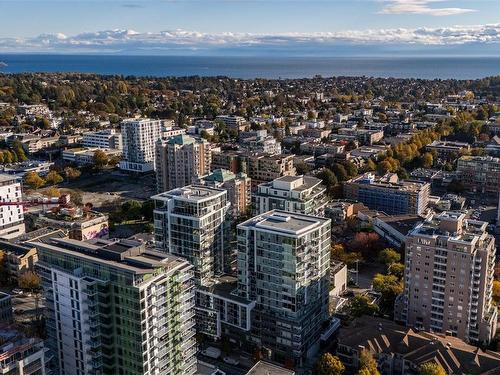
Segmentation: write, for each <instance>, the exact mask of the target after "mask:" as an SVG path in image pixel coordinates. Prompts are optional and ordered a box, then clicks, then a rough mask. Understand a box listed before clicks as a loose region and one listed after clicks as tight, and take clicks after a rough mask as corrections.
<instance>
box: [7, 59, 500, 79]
mask: <svg viewBox="0 0 500 375" xmlns="http://www.w3.org/2000/svg"><path fill="white" fill-rule="evenodd" d="M0 72H2V73H21V72H81V73H98V74H120V75H135V76H158V77H166V76H177V77H179V76H193V75H198V76H228V77H233V78H274V79H275V78H306V77H313V76H315V75H321V76H323V77H331V76H368V77H395V78H425V79H433V78H441V79H446V78H455V79H476V78H483V77H486V76H493V75H500V57H470V58H469V57H202V56H116V55H113V56H110V55H39V54H4V55H0Z"/></svg>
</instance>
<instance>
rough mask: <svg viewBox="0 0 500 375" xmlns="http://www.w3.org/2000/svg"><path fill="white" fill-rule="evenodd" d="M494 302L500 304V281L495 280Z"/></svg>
mask: <svg viewBox="0 0 500 375" xmlns="http://www.w3.org/2000/svg"><path fill="white" fill-rule="evenodd" d="M493 302H494V303H495V305H497V306H498V305H500V281H498V280H494V281H493Z"/></svg>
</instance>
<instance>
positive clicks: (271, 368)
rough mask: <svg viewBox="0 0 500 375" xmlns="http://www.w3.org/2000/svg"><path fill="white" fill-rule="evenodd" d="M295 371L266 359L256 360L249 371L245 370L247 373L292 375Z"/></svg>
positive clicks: (250, 374) (249, 374)
mask: <svg viewBox="0 0 500 375" xmlns="http://www.w3.org/2000/svg"><path fill="white" fill-rule="evenodd" d="M294 374H295V371H292V370H288V369H286V368H284V367H281V366H279V365H275V364H273V363H270V362H267V361H259V362H257V363H256V364H255V365H254V366H253V367H252V368H251V369H250V371H248V372H247V375H294Z"/></svg>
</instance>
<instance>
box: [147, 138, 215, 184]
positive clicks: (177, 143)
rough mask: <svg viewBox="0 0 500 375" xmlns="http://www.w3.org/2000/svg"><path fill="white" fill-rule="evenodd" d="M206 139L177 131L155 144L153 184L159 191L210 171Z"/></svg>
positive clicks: (187, 182) (210, 152)
mask: <svg viewBox="0 0 500 375" xmlns="http://www.w3.org/2000/svg"><path fill="white" fill-rule="evenodd" d="M211 162H212V151H211V147H210V143H208V142H207V141H205V140H198V139H195V138H193V137H191V136H189V135H177V136H175V137H172V138H169V139H168V140H167V141H161V142H158V143H157V144H156V185H157V190H158V192H159V193H162V192H164V191H168V190H172V189H175V188H181V187H184V186H187V185H190V184H191V183H193V182H194V181H196V179H197V178H199V177H201V176H204V175H206V174H207V173H209V172H210V164H211Z"/></svg>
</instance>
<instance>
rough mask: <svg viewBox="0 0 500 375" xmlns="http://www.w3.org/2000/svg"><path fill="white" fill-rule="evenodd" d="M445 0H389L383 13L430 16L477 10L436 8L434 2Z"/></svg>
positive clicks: (451, 14)
mask: <svg viewBox="0 0 500 375" xmlns="http://www.w3.org/2000/svg"><path fill="white" fill-rule="evenodd" d="M442 1H443V0H387V1H385V2H386V3H388V4H386V5H385V7H384V8H383V9H382V10H381V11H380V13H382V14H424V15H428V16H453V15H457V14H463V13H470V12H475V11H476V10H475V9H468V8H434V7H431V6H430V5H431V4H432V3H439V2H442Z"/></svg>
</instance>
